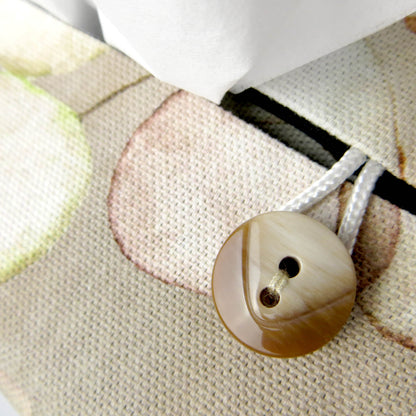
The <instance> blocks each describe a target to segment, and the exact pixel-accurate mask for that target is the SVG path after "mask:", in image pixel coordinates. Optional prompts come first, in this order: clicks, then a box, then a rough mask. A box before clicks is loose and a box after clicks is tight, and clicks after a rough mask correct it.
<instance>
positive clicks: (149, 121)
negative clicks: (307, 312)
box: [0, 3, 416, 416]
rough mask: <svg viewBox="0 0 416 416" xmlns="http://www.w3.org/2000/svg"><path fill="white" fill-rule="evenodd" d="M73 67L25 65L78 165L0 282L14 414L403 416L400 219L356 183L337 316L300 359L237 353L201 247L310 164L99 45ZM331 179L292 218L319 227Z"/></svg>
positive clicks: (415, 381)
mask: <svg viewBox="0 0 416 416" xmlns="http://www.w3.org/2000/svg"><path fill="white" fill-rule="evenodd" d="M18 4H19V7H23V6H21V5H20V3H18ZM22 4H23V3H22ZM24 7H25V8H28V10H29V9H30V10H31V7H30V6H28V5H25V6H24ZM32 30H34V31H35V32H36V30H41V27H40V26H39V27H38V29H37V27H36V25H33V29H32ZM52 35H53V34H50V35H49V36H52ZM75 38H76V37H75ZM85 39H86V38H84V37H83V38H82V39H81V38H80V40H77V41H76V42H88V41H87V40H85ZM94 42H95V41H94ZM51 48H52V50H51V53H56V54H60V53H62V51H61V49H60V48H59V47H56V46H52V47H51ZM79 62H80V63H79V64H77V65H76V67H75V68H74V69H72V70H70V71H68V72H66V73H61V74H55V73H49V74H45V75H43V76H38V75H35V76H34V77H32V78H30V80H31V81H32V82H33V83H34V84H36V85H38V86H41V87H42V88H43V89H44V90H45V94H48V95H51V96H53V97H56V98H57V99H58V100H61V101H62V102H63V103H64V105H67V106H69V107H70V108H72V109H73V110H74V111H75V112H76V113H78V114H79V121H80V122H81V124H82V127H83V134H84V137H85V140H86V141H87V142H88V145H89V147H90V149H91V158H92V174H91V178H90V185H89V188H88V191H87V193H86V195H85V196H83V198H81V199H79V200H78V208H77V209H76V210H75V211H73V212H72V214H71V222H70V223H69V225H68V226H67V228H66V231H65V232H64V233H61V234H60V235H56V236H55V239H54V241H53V244H52V245H51V246H50V248H49V250H48V251H47V253H46V254H44V255H43V256H41V257H39V258H37V259H33V261H32V262H31V264H30V265H28V264H25V266H26V268H25V269H24V270H22V271H21V272H20V273H18V274H15V275H14V276H13V277H11V278H9V279H8V280H7V281H5V282H4V283H2V284H0V389H1V390H2V392H4V394H5V395H6V396H7V397H8V398H9V400H10V401H11V402H12V403H13V405H14V406H15V407H16V409H18V410H19V412H20V414H22V415H42V416H45V415H46V416H47V415H51V416H52V415H73V414H82V415H89V414H91V415H115V414H117V415H128V414H129V415H132V414H133V415H142V414H146V415H189V414H192V415H211V414H241V415H247V414H250V415H264V414H266V413H268V412H273V413H276V414H284V415H289V414H290V415H308V414H309V415H322V414H324V415H361V414H365V415H370V414H377V415H379V414H383V415H409V414H412V412H414V409H415V408H416V397H415V394H414V392H415V389H416V361H415V356H414V354H415V349H416V348H415V345H416V334H415V323H416V316H415V302H416V299H415V297H416V296H415V290H414V287H415V277H414V268H415V263H414V258H415V252H416V246H415V244H416V243H415V241H414V238H413V235H414V231H415V229H416V219H415V217H414V216H413V215H411V214H409V213H407V212H405V211H403V210H400V209H399V208H398V207H395V206H394V205H392V204H390V203H388V202H386V201H383V200H381V199H380V198H378V197H376V196H373V197H372V198H371V202H370V206H369V209H368V212H367V214H366V217H365V220H364V222H363V226H362V228H361V231H360V235H359V239H358V241H357V245H356V248H355V252H354V255H353V258H354V262H355V265H356V269H357V275H358V280H359V283H358V289H359V290H358V291H359V294H358V297H357V303H356V306H355V307H354V310H353V313H352V315H351V318H350V319H349V321H348V322H347V324H346V326H345V327H344V328H343V329H342V330H341V332H340V333H339V335H338V336H337V337H336V338H335V339H334V340H333V341H331V342H330V343H329V344H327V345H326V346H324V347H323V348H322V349H321V350H319V351H317V352H315V353H313V354H310V355H307V356H304V357H299V358H296V359H287V360H278V359H272V358H268V357H264V356H261V355H258V354H255V353H252V352H250V351H249V350H247V349H245V348H244V347H243V346H241V345H240V344H238V343H237V342H236V341H235V340H234V339H233V338H232V337H231V336H230V335H229V334H228V332H227V331H226V329H225V328H224V327H223V326H222V324H221V323H220V320H219V319H218V317H217V315H216V313H215V308H214V306H213V303H212V299H211V297H210V290H209V288H210V276H209V274H210V266H212V264H213V262H214V260H215V255H216V250H217V249H219V248H220V246H221V244H222V242H223V240H224V238H225V237H226V236H227V234H228V233H229V232H230V231H232V230H233V229H234V227H236V226H237V225H239V224H240V222H241V221H244V220H246V219H248V217H250V216H252V215H255V214H257V213H260V212H264V211H267V210H270V209H275V208H277V207H278V206H279V205H280V204H282V203H284V202H286V201H287V200H288V199H290V197H291V196H292V195H294V194H296V193H298V192H299V191H300V190H301V189H303V188H304V187H306V186H307V185H308V184H309V183H311V182H312V181H313V180H314V179H316V178H318V177H319V176H320V175H321V174H322V173H323V172H324V171H325V169H324V168H323V167H321V166H319V165H317V164H315V163H314V162H312V161H311V160H309V159H308V158H306V157H305V156H302V155H300V154H299V153H297V152H295V151H294V150H291V149H289V148H288V147H286V146H285V145H284V144H282V143H280V142H279V141H277V140H273V139H271V138H270V137H269V136H268V135H267V134H265V133H262V132H260V131H259V130H257V129H255V128H253V127H252V126H250V125H248V124H246V123H245V122H243V121H241V120H240V119H238V118H237V117H235V116H232V115H231V114H230V113H228V112H226V111H225V110H223V109H221V108H219V107H217V106H215V105H214V104H211V103H209V102H207V101H206V100H203V99H200V98H197V97H194V96H192V95H190V94H188V93H185V92H177V91H176V89H175V88H173V87H171V86H169V85H166V84H163V83H161V82H160V81H158V80H156V79H154V78H153V77H150V76H148V75H147V74H146V73H145V72H144V71H143V70H142V69H141V68H139V67H138V66H137V65H136V64H134V63H132V62H131V61H129V60H128V59H126V58H125V57H123V56H121V55H120V54H118V53H117V52H115V51H112V50H110V49H108V50H106V51H104V52H103V53H102V54H100V55H99V56H96V57H95V58H93V59H87V58H86V59H85V60H83V59H81V60H80V61H79ZM97 74H100V75H99V76H98V75H97ZM83 85H85V86H86V87H85V89H83V88H82V87H80V86H83ZM82 91H84V94H83V93H82ZM0 94H1V91H0ZM9 104H10V105H16V102H15V101H14V100H13V102H10V103H9ZM21 108H22V114H20V115H19V117H20V118H21V119H23V120H24V119H26V118H27V117H29V116H31V115H33V112H38V108H31V109H29V110H25V107H24V106H22V107H21ZM39 114H40V115H39V123H49V122H50V118H48V117H45V116H44V115H41V113H39ZM288 131H289V130H288ZM25 134H28V133H25ZM31 134H32V136H31V137H32V138H33V142H34V143H36V142H37V141H39V140H41V139H42V136H41V130H37V129H33V130H32V132H31ZM18 149H19V148H18V146H16V151H15V153H13V152H11V156H10V157H11V158H12V159H13V158H16V159H17V158H18V157H19V155H20V153H19V151H18ZM63 155H65V153H63ZM11 166H13V164H12V163H11ZM38 169H39V172H41V171H42V167H39V168H38ZM26 174H29V173H26ZM30 175H37V171H36V170H34V171H31V172H30ZM24 178H25V176H24V175H23V177H22V179H23V180H24ZM19 189H20V188H18V187H17V188H16V197H19ZM349 192H350V185H348V184H346V185H344V186H343V187H341V189H338V190H337V191H335V192H334V193H332V194H331V195H330V196H329V197H328V198H327V199H326V200H324V201H322V202H321V203H320V204H319V205H317V206H316V207H314V208H313V209H312V210H311V212H310V213H309V214H310V215H312V216H314V217H315V218H318V219H319V220H320V221H322V222H324V223H325V224H327V225H328V226H329V227H330V228H333V229H334V228H335V227H336V225H337V223H338V222H339V218H340V216H341V215H342V211H343V209H344V207H345V201H346V199H347V196H348V193H349ZM44 196H45V198H46V199H47V197H48V195H44ZM28 213H30V210H29V209H28ZM7 232H8V229H7V228H6V229H0V234H1V235H4V233H7ZM166 283H169V284H166ZM188 289H190V290H188ZM195 292H198V293H195Z"/></svg>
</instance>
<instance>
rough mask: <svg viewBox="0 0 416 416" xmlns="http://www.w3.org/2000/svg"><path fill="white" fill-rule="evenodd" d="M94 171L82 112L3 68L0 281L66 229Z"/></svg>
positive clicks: (0, 81) (0, 97)
mask: <svg viewBox="0 0 416 416" xmlns="http://www.w3.org/2000/svg"><path fill="white" fill-rule="evenodd" d="M90 175H91V155H90V148H89V145H88V144H87V142H86V140H85V137H84V133H83V130H82V127H81V124H80V122H79V119H78V116H77V115H76V114H75V113H74V112H72V110H70V109H69V108H68V107H67V106H65V105H64V104H62V103H61V102H60V101H58V100H56V99H55V98H53V97H52V96H50V95H49V94H47V93H45V92H44V91H43V90H41V89H39V88H37V87H35V86H33V85H32V84H30V83H29V82H28V81H26V80H24V79H20V78H17V77H15V76H13V75H11V74H9V73H6V72H0V177H1V181H0V195H1V204H0V235H1V238H0V282H4V281H5V280H7V279H8V278H10V277H11V276H13V275H15V274H16V273H19V272H20V271H21V270H23V269H24V268H25V267H27V266H28V265H29V264H31V263H33V262H34V261H35V260H36V259H38V258H39V257H40V256H41V255H43V254H44V253H46V251H47V250H48V248H49V247H50V246H51V244H52V243H53V242H54V241H55V240H56V238H57V237H58V236H60V235H61V234H62V233H63V232H64V230H65V228H66V226H67V225H68V223H69V220H70V218H71V216H72V214H73V212H74V209H75V208H76V207H77V206H78V204H79V202H80V200H81V198H82V196H83V195H84V194H85V191H86V187H87V185H88V183H89V178H90Z"/></svg>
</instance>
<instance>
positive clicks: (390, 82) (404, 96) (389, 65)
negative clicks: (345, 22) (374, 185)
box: [258, 16, 416, 186]
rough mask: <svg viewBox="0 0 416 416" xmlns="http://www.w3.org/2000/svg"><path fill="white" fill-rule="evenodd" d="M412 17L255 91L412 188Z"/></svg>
mask: <svg viewBox="0 0 416 416" xmlns="http://www.w3.org/2000/svg"><path fill="white" fill-rule="evenodd" d="M415 22H416V16H413V17H412V16H409V17H407V18H406V19H405V20H404V21H400V22H398V23H396V24H394V25H392V26H390V27H388V28H386V29H384V30H382V31H380V32H378V33H376V34H374V35H371V36H369V37H367V38H365V39H363V40H360V41H358V42H355V43H353V44H352V45H350V46H347V47H346V48H343V49H341V50H339V51H336V52H334V53H332V54H330V55H328V56H325V57H323V58H320V59H318V60H316V61H314V62H312V63H310V64H307V65H305V66H303V67H301V68H299V69H296V70H294V71H292V72H290V73H288V74H285V75H283V76H281V77H278V78H276V79H274V80H272V81H269V82H267V83H265V84H263V85H261V86H260V87H258V89H259V90H260V91H261V92H263V93H265V94H267V95H269V96H270V97H272V98H273V99H275V100H276V101H279V102H280V103H282V104H283V105H285V106H287V107H289V108H290V109H292V110H294V111H295V112H296V113H298V114H299V115H301V116H303V117H305V118H306V119H308V120H310V121H312V123H314V124H316V125H318V126H319V127H321V128H323V129H325V130H326V131H328V132H329V133H331V134H333V135H335V136H336V137H337V138H339V139H340V140H342V141H343V142H345V143H348V144H350V145H354V146H356V147H358V148H359V149H361V150H362V151H363V152H364V153H366V154H368V155H369V156H371V157H372V158H374V159H375V160H377V161H378V162H380V163H381V164H382V165H383V166H385V167H386V168H387V169H388V170H389V171H390V172H391V173H392V174H394V175H396V176H397V177H400V178H402V179H405V180H406V181H407V182H408V183H410V184H411V185H413V186H415V185H416V151H415V146H414V141H415V131H416V72H415V70H414V68H415V63H416V23H415Z"/></svg>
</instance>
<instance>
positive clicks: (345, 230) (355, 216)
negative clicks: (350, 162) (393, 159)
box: [338, 160, 384, 254]
mask: <svg viewBox="0 0 416 416" xmlns="http://www.w3.org/2000/svg"><path fill="white" fill-rule="evenodd" d="M383 172H384V168H383V166H382V165H380V163H377V162H374V161H373V160H369V161H368V162H367V163H366V164H365V166H364V167H363V169H362V170H361V172H360V174H359V175H358V178H357V180H356V181H355V183H354V188H353V189H352V192H351V196H350V198H349V199H348V203H347V207H346V209H345V212H344V216H343V218H342V221H341V225H340V227H339V230H338V237H339V238H340V239H341V240H342V242H343V243H344V244H345V247H346V248H347V250H348V251H349V252H350V254H351V253H352V249H353V248H354V244H355V240H356V239H357V234H358V231H359V229H360V225H361V222H362V220H363V217H364V213H365V210H366V209H367V205H368V200H369V199H370V196H371V193H372V192H373V190H374V186H375V184H376V182H377V179H378V178H379V177H380V176H381V175H382V173H383Z"/></svg>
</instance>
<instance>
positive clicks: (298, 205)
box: [280, 147, 384, 253]
mask: <svg viewBox="0 0 416 416" xmlns="http://www.w3.org/2000/svg"><path fill="white" fill-rule="evenodd" d="M366 160H367V157H366V156H365V155H364V153H362V152H361V151H360V150H358V149H356V148H354V147H352V148H351V149H349V150H348V151H347V152H345V154H344V156H343V157H342V158H341V159H340V160H339V161H338V162H337V163H335V164H334V165H333V166H332V168H331V169H329V170H328V171H327V172H326V173H325V174H324V175H323V176H322V177H321V178H320V179H319V180H317V181H316V182H315V183H313V184H312V185H311V186H310V187H309V188H307V189H305V190H304V191H303V192H302V193H301V194H299V195H298V196H297V197H296V198H294V199H292V201H290V202H289V203H287V204H286V205H285V206H283V207H282V208H281V209H280V210H281V211H292V212H301V211H305V210H306V209H308V208H310V207H311V206H313V205H314V204H316V203H317V202H319V201H320V200H321V199H323V198H324V197H326V196H327V195H328V194H329V193H331V192H332V191H333V190H335V189H336V188H338V187H339V186H340V185H341V184H342V183H344V182H345V181H346V180H347V179H348V178H349V177H350V176H351V175H352V174H353V173H354V172H355V171H356V170H357V169H358V168H359V167H360V166H362V165H363V164H364V163H365V162H366ZM383 172H384V168H383V166H382V165H380V164H379V163H377V162H374V161H372V160H369V161H368V162H367V163H366V164H365V166H364V167H363V169H362V170H361V172H360V174H359V175H358V178H357V180H356V181H355V184H354V187H353V189H352V192H351V196H350V198H349V200H348V203H347V207H346V209H345V213H344V215H343V218H342V220H341V225H340V227H339V230H338V236H339V238H340V239H341V240H342V242H343V243H344V244H345V247H346V248H347V250H348V251H349V252H350V253H351V252H352V249H353V247H354V244H355V241H356V239H357V234H358V231H359V229H360V225H361V222H362V220H363V216H364V213H365V210H366V208H367V205H368V200H369V199H370V196H371V193H372V192H373V189H374V186H375V184H376V182H377V179H378V178H379V177H380V176H381V175H382V173H383Z"/></svg>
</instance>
